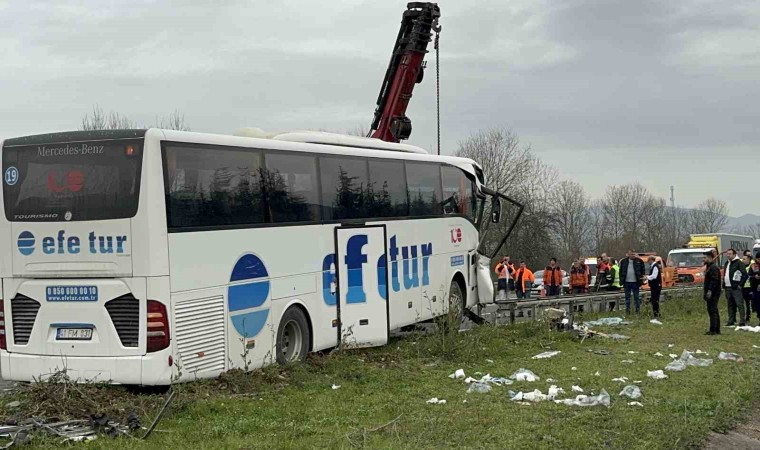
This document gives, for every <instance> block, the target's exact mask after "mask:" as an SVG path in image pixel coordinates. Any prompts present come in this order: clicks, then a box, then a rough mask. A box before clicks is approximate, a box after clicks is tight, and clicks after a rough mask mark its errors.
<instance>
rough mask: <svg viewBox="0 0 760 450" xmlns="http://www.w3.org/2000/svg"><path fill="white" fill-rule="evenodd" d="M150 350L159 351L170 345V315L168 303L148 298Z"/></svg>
mask: <svg viewBox="0 0 760 450" xmlns="http://www.w3.org/2000/svg"><path fill="white" fill-rule="evenodd" d="M147 336H148V349H147V351H148V352H157V351H159V350H163V349H165V348H166V347H168V346H169V316H168V315H167V313H166V305H164V304H163V303H161V302H158V301H156V300H148V332H147Z"/></svg>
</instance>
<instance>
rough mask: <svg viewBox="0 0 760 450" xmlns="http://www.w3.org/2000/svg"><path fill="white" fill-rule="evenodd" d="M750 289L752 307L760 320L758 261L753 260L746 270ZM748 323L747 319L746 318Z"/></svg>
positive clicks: (759, 267) (759, 265) (759, 272)
mask: <svg viewBox="0 0 760 450" xmlns="http://www.w3.org/2000/svg"><path fill="white" fill-rule="evenodd" d="M747 279H748V280H749V286H750V290H751V291H752V309H753V310H754V311H755V315H757V318H758V320H760V262H758V261H754V262H753V263H752V266H750V268H749V270H748V271H747ZM747 325H749V320H747Z"/></svg>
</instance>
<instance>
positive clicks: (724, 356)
mask: <svg viewBox="0 0 760 450" xmlns="http://www.w3.org/2000/svg"><path fill="white" fill-rule="evenodd" d="M718 359H721V360H723V361H736V362H742V361H744V358H742V357H741V356H739V355H737V354H736V353H726V352H720V353H718Z"/></svg>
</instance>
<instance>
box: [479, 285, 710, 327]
mask: <svg viewBox="0 0 760 450" xmlns="http://www.w3.org/2000/svg"><path fill="white" fill-rule="evenodd" d="M701 290H702V286H698V285H690V286H675V287H671V288H664V289H663V290H662V295H661V296H660V301H667V300H669V299H676V298H684V297H689V296H691V295H694V293H696V292H699V291H701ZM649 295H650V291H648V290H642V291H641V293H640V298H641V304H642V307H643V306H644V305H645V304H646V303H647V301H648V300H649ZM495 305H496V311H495V312H491V313H487V314H478V315H481V316H485V319H486V320H487V321H488V322H495V323H498V324H506V325H511V324H514V323H519V322H524V321H529V320H537V319H540V318H542V317H543V316H544V314H543V312H544V310H546V309H548V308H557V309H564V310H565V311H567V313H568V314H574V313H578V312H586V313H594V312H612V311H620V310H621V308H622V309H624V308H625V293H624V292H623V291H620V292H603V293H592V294H582V295H564V296H561V297H542V298H540V299H538V300H507V301H501V302H497V303H495ZM491 308H493V307H491ZM482 312H483V311H480V313H482ZM493 314H495V320H494V319H493V318H489V317H488V316H490V315H493Z"/></svg>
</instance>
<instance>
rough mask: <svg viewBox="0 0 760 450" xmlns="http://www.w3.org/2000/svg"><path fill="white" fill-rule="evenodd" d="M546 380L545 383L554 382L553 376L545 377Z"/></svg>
mask: <svg viewBox="0 0 760 450" xmlns="http://www.w3.org/2000/svg"><path fill="white" fill-rule="evenodd" d="M546 382H547V383H554V378H547V379H546Z"/></svg>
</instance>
